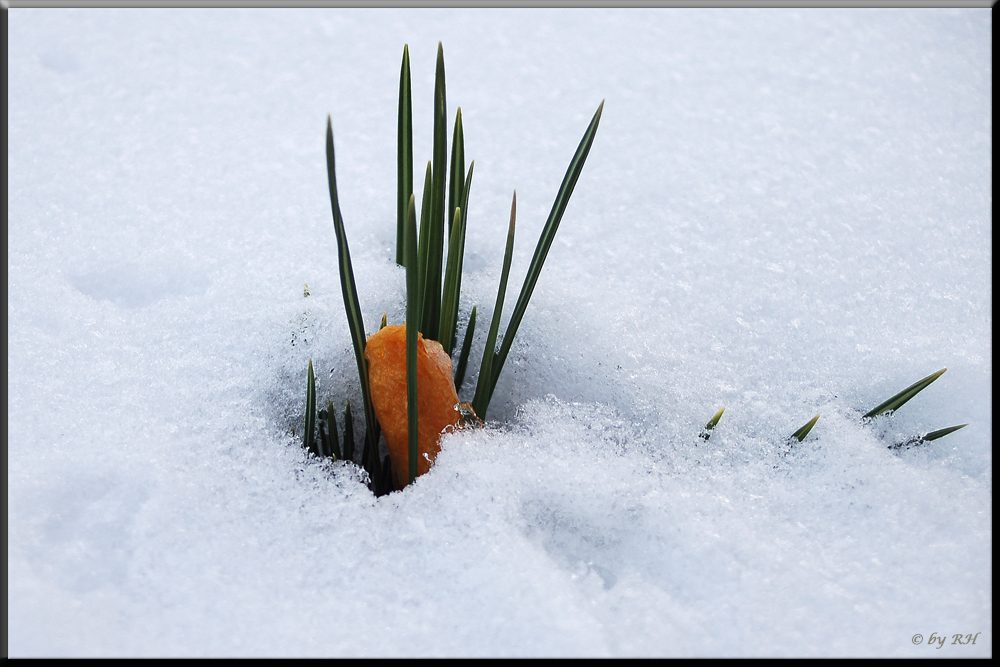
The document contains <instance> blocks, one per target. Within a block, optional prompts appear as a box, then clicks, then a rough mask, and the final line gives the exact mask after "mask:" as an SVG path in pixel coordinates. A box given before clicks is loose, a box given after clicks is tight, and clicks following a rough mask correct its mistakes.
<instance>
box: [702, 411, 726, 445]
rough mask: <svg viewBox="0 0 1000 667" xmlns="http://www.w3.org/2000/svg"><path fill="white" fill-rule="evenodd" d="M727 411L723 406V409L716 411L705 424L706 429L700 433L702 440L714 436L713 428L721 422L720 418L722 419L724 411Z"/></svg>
mask: <svg viewBox="0 0 1000 667" xmlns="http://www.w3.org/2000/svg"><path fill="white" fill-rule="evenodd" d="M725 411H726V408H724V407H723V408H722V409H721V410H719V411H718V412H716V413H715V416H713V417H712V418H711V419H709V420H708V423H707V424H705V429H704V430H703V431H702V432H701V434H700V435H701V439H702V440H708V439H709V438H710V437H712V429H714V428H715V427H716V425H717V424H718V423H719V420H720V419H722V413H723V412H725Z"/></svg>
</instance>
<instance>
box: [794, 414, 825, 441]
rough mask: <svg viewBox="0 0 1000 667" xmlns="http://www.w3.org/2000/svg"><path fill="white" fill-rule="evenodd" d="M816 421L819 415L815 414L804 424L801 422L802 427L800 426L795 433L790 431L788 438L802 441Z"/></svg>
mask: <svg viewBox="0 0 1000 667" xmlns="http://www.w3.org/2000/svg"><path fill="white" fill-rule="evenodd" d="M818 421H819V415H816V416H815V417H813V418H812V419H810V420H809V421H807V422H806V423H805V424H803V425H802V428H800V429H799V430H798V431H796V432H795V433H792V435H791V436H790V437H789V440H791V439H792V438H795V439H796V440H798V441H799V442H802V441H803V440H805V438H806V436H807V435H809V431H811V430H812V427H813V426H815V425H816V422H818Z"/></svg>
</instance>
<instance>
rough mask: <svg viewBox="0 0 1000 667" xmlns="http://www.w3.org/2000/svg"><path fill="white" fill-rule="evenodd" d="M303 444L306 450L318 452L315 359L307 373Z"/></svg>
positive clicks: (310, 363) (310, 361)
mask: <svg viewBox="0 0 1000 667" xmlns="http://www.w3.org/2000/svg"><path fill="white" fill-rule="evenodd" d="M302 444H303V446H304V447H305V448H306V451H308V452H312V453H313V454H318V450H317V449H316V375H315V373H313V360H312V359H310V360H309V372H308V373H307V374H306V425H305V431H304V432H303V437H302Z"/></svg>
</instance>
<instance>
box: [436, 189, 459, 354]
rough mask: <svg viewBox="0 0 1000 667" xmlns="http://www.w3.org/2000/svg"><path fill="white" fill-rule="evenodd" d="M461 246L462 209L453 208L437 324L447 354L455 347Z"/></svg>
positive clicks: (440, 340)
mask: <svg viewBox="0 0 1000 667" xmlns="http://www.w3.org/2000/svg"><path fill="white" fill-rule="evenodd" d="M461 247H462V209H461V208H456V209H455V220H454V222H453V223H452V225H451V238H450V239H449V241H448V268H447V269H446V270H445V273H444V293H443V294H442V296H441V321H440V323H439V325H438V334H439V336H440V338H439V342H440V343H441V347H443V348H444V350H445V352H447V353H448V356H451V353H452V351H453V350H454V349H455V325H456V322H455V320H454V319H453V318H454V317H455V315H456V314H457V312H458V290H459V282H458V280H459V274H458V272H459V271H461V270H462V269H461V266H460V264H459V261H460V259H461Z"/></svg>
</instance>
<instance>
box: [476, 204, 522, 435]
mask: <svg viewBox="0 0 1000 667" xmlns="http://www.w3.org/2000/svg"><path fill="white" fill-rule="evenodd" d="M516 214H517V192H516V191H515V192H514V196H513V199H512V200H511V203H510V227H509V228H508V229H507V247H506V249H505V250H504V255H503V269H502V270H501V272H500V286H499V288H498V289H497V300H496V305H495V306H494V308H493V319H492V321H491V322H490V331H489V334H487V336H486V347H485V348H483V360H482V362H481V364H480V367H479V380H478V381H477V383H476V395H475V398H473V399H472V409H473V411H474V412H475V413H476V415H477V416H478V417H479V418H480V419H482V420H483V421H486V410H487V408H489V406H490V399H491V398H492V397H493V389H494V387H495V386H496V382H494V381H492V378H494V377H495V371H494V365H495V364H496V363H497V356H498V355H497V352H496V342H497V334H498V333H499V331H500V317H501V314H502V313H503V301H504V295H505V294H506V293H507V278H508V276H509V275H510V262H511V258H512V257H513V256H514V220H515V218H516ZM508 331H510V327H508Z"/></svg>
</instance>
